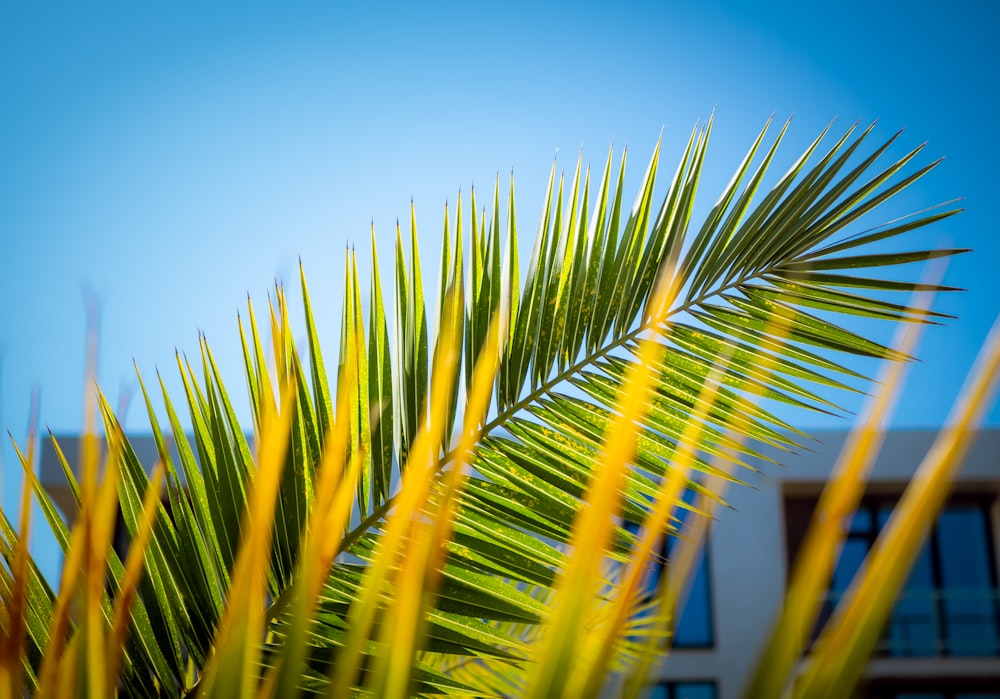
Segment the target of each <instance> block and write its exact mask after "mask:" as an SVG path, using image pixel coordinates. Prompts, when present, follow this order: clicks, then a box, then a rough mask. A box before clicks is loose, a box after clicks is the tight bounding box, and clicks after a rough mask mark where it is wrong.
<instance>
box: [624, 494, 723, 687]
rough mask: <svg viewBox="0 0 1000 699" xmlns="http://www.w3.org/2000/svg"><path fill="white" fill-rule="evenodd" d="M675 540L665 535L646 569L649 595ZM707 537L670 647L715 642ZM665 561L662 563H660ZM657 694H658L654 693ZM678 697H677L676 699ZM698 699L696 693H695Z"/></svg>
mask: <svg viewBox="0 0 1000 699" xmlns="http://www.w3.org/2000/svg"><path fill="white" fill-rule="evenodd" d="M685 498H686V499H687V498H690V491H688V493H686V494H685ZM675 514H676V515H677V516H678V517H679V518H680V520H681V522H682V523H683V522H684V521H685V520H686V517H687V516H688V515H689V514H690V511H689V510H685V509H679V510H678V511H677V512H676V513H675ZM625 527H626V529H629V530H630V531H632V532H633V533H635V532H637V531H638V529H639V525H637V524H635V523H634V522H626V523H625ZM677 542H678V539H677V537H675V536H668V537H665V539H664V543H663V548H662V549H661V550H660V555H659V563H657V565H656V566H655V567H654V568H653V570H652V571H651V572H650V575H649V577H648V578H647V582H646V590H647V592H648V595H649V596H652V595H653V594H654V593H655V591H656V588H657V587H658V586H659V584H660V577H661V576H662V575H663V571H664V567H665V565H668V564H669V560H670V551H671V549H672V548H673V547H674V545H675V544H676V543H677ZM708 545H709V542H708V537H706V539H705V543H704V545H703V546H702V547H701V551H700V552H699V553H698V559H697V561H696V563H695V568H694V570H693V571H692V574H691V580H690V587H689V588H688V592H687V596H686V597H685V599H684V604H683V605H682V607H681V610H680V616H679V618H678V620H677V625H676V627H675V628H674V639H673V643H672V644H671V645H672V647H673V648H680V649H684V648H689V649H697V648H711V647H712V646H714V645H715V631H714V622H713V617H712V583H711V574H710V573H711V571H710V570H709V562H708ZM664 561H666V563H664ZM654 696H659V695H654ZM678 699H679V698H678ZM699 699H700V695H699Z"/></svg>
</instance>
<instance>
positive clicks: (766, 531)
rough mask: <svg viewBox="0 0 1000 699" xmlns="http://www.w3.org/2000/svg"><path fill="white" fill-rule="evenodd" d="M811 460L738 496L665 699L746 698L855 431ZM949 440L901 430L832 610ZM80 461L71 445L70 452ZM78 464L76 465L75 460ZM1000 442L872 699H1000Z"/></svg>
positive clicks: (684, 629)
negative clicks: (924, 464) (795, 562)
mask: <svg viewBox="0 0 1000 699" xmlns="http://www.w3.org/2000/svg"><path fill="white" fill-rule="evenodd" d="M814 436H815V437H816V439H817V441H816V442H815V443H814V444H812V445H811V447H812V451H803V452H802V453H801V454H798V455H788V454H781V455H778V454H776V453H775V454H773V456H774V457H775V458H776V459H780V461H781V462H782V463H783V464H784V466H780V467H779V466H776V465H774V464H771V463H760V464H758V465H759V467H760V469H761V473H760V474H758V475H757V477H756V478H754V477H750V478H749V480H750V483H751V485H752V486H754V487H753V488H746V487H739V486H734V487H732V488H730V489H729V491H728V492H727V500H728V501H729V503H730V504H731V505H732V506H733V509H732V510H723V511H720V512H718V513H717V522H715V523H714V524H713V526H712V529H711V531H710V534H709V538H708V544H707V546H706V550H705V551H704V555H703V560H702V563H701V565H700V567H699V569H698V571H697V573H696V575H695V576H694V579H693V581H692V585H691V588H692V589H691V591H690V593H689V596H688V600H687V603H686V605H685V608H684V614H683V616H682V617H681V619H680V621H679V625H678V629H677V633H676V643H675V646H674V649H673V650H672V651H671V654H670V656H669V657H668V659H667V660H666V662H665V663H664V664H663V665H662V667H660V668H659V671H658V677H659V678H660V680H661V681H660V683H659V684H658V685H656V686H655V689H654V691H653V696H654V697H657V698H658V699H736V698H737V697H741V696H742V692H743V687H744V684H745V683H746V681H747V679H748V675H749V673H750V672H751V671H752V670H753V667H754V664H755V662H756V659H757V653H758V652H759V651H760V650H761V648H762V646H763V644H764V642H765V641H766V639H767V634H768V632H769V630H770V628H771V625H772V623H773V622H774V620H775V618H776V615H777V613H778V610H779V609H780V606H781V603H782V599H783V596H784V591H785V581H786V577H787V572H788V569H789V560H790V558H791V556H792V555H794V551H795V550H796V548H797V546H798V545H799V543H800V542H801V539H802V535H803V533H804V531H805V528H806V526H807V525H808V522H809V517H810V515H811V513H812V509H813V507H814V506H815V503H816V500H817V498H818V495H819V493H820V491H821V489H822V487H823V484H824V482H825V481H826V479H827V477H828V476H829V474H830V472H831V469H832V467H833V465H834V463H835V462H836V459H837V455H838V454H839V453H840V450H841V447H842V445H843V443H844V440H845V439H846V437H847V433H846V432H845V431H827V432H818V433H816V434H815V435H814ZM935 436H936V433H935V432H933V431H929V430H928V431H923V430H913V431H911V430H895V431H891V432H889V433H888V434H887V436H886V440H885V444H884V445H883V448H882V450H881V453H880V455H879V458H878V460H877V461H876V463H875V465H874V467H873V470H872V472H871V477H870V479H869V480H870V486H869V489H868V491H867V494H866V496H865V498H864V501H863V503H862V506H861V508H860V510H859V511H858V513H857V514H856V515H855V517H854V518H853V519H852V522H851V526H850V532H849V534H848V538H847V541H846V543H845V545H844V550H843V555H842V556H841V560H840V563H839V564H838V567H837V570H836V572H835V575H834V581H833V585H832V589H831V591H830V597H829V600H828V605H827V607H826V611H829V608H830V603H832V601H834V600H835V599H836V597H837V595H838V593H840V592H842V591H843V589H844V588H845V587H846V585H847V583H848V582H849V580H850V577H851V575H853V572H854V570H855V569H856V568H857V566H858V564H859V563H860V561H861V560H862V558H863V556H864V554H865V553H866V552H867V550H868V549H869V548H870V546H871V545H872V543H873V541H874V539H875V536H876V534H877V533H878V529H879V526H880V525H881V523H883V522H884V520H885V516H886V514H887V513H888V511H889V508H891V507H892V505H893V503H894V502H895V500H896V499H897V498H898V497H899V495H900V494H901V493H902V492H903V489H904V488H905V487H906V484H907V483H908V481H909V479H910V478H911V476H912V475H913V473H914V471H915V469H916V467H917V466H918V465H919V463H920V462H921V460H922V459H923V457H924V455H925V454H926V453H927V451H928V449H929V448H930V446H931V444H932V442H933V440H934V438H935ZM60 441H61V443H62V444H63V447H64V448H65V449H67V450H72V449H75V448H76V446H75V444H74V443H73V441H72V440H63V439H61V440H60ZM131 442H132V444H133V447H134V448H135V450H136V452H137V454H138V456H139V458H140V460H141V461H142V463H144V464H146V465H147V466H148V465H150V464H152V463H153V462H154V461H155V458H156V450H155V445H153V442H152V439H151V438H148V437H147V438H139V439H133V440H131ZM68 453H70V454H73V453H75V452H74V451H69V452H68ZM40 473H41V478H42V481H43V483H45V484H46V486H47V487H48V488H49V489H50V491H51V492H52V493H53V496H54V499H55V500H56V502H57V503H59V504H60V505H61V506H63V507H68V509H67V510H66V511H67V512H70V513H71V512H72V511H73V508H72V498H71V496H70V494H69V492H68V490H67V489H66V488H65V486H64V485H63V484H64V481H63V478H62V472H61V468H60V466H59V463H58V460H57V459H56V456H55V452H54V450H53V449H52V446H51V444H49V443H48V442H46V443H45V446H44V447H43V458H42V465H41V469H40ZM998 543H1000V429H990V430H984V431H982V432H980V434H979V436H978V437H977V440H976V442H975V443H974V444H973V446H972V448H971V450H970V452H969V454H968V456H967V458H966V460H965V463H964V465H963V467H962V470H961V471H960V473H959V475H958V478H957V482H956V484H955V486H954V489H953V492H952V495H951V497H950V499H949V501H948V504H947V506H946V508H945V510H944V512H943V514H942V516H941V517H940V518H939V520H938V522H937V523H936V525H935V527H934V530H933V533H932V535H931V537H930V541H929V542H928V544H927V546H926V547H925V549H924V551H923V553H922V554H921V557H920V559H919V560H918V563H917V565H916V567H915V569H914V572H913V573H912V574H911V577H910V581H909V583H908V585H907V588H906V590H905V592H904V594H903V596H902V598H901V599H900V600H899V601H898V603H897V605H896V607H895V610H894V614H893V617H892V620H891V621H890V624H889V627H888V629H887V630H886V632H885V634H884V638H883V641H882V643H881V646H880V647H879V649H878V651H877V654H876V657H875V658H873V659H872V661H871V662H870V663H869V669H868V673H867V678H866V682H867V684H866V686H865V687H864V689H863V690H862V696H863V697H865V698H866V699H869V698H870V699H1000V593H998V578H1000V569H998V561H1000V550H998Z"/></svg>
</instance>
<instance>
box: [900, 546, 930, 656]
mask: <svg viewBox="0 0 1000 699" xmlns="http://www.w3.org/2000/svg"><path fill="white" fill-rule="evenodd" d="M940 639H941V625H940V620H939V619H938V608H937V592H936V591H935V589H934V568H933V563H932V560H931V555H930V550H929V549H928V548H927V547H926V546H925V547H924V548H923V550H922V551H921V552H920V555H919V556H918V557H917V561H916V563H915V564H914V566H913V570H912V571H911V572H910V577H909V579H908V580H907V582H906V586H905V587H904V588H903V591H902V593H901V594H900V597H899V600H898V601H897V602H896V606H895V608H894V609H893V612H892V617H891V619H890V621H889V628H888V629H887V630H886V640H887V642H888V644H889V645H888V649H887V650H888V653H889V655H895V656H904V657H905V656H929V655H938V654H940V653H941V651H942V648H941V644H940Z"/></svg>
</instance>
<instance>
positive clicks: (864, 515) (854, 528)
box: [848, 507, 875, 534]
mask: <svg viewBox="0 0 1000 699" xmlns="http://www.w3.org/2000/svg"><path fill="white" fill-rule="evenodd" d="M874 524H875V523H874V522H872V513H871V510H869V509H868V508H867V507H862V508H860V509H859V510H858V511H857V512H855V513H854V516H852V517H851V522H850V525H849V526H848V531H849V532H851V533H852V534H871V533H874V530H873V529H872V527H873V526H874Z"/></svg>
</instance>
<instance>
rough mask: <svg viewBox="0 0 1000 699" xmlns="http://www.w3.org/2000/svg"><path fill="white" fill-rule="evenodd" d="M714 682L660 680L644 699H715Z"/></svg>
mask: <svg viewBox="0 0 1000 699" xmlns="http://www.w3.org/2000/svg"><path fill="white" fill-rule="evenodd" d="M716 696H717V695H716V692H715V683H714V682H660V683H659V684H656V685H653V686H652V687H651V688H650V691H649V693H647V694H646V699H716Z"/></svg>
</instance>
